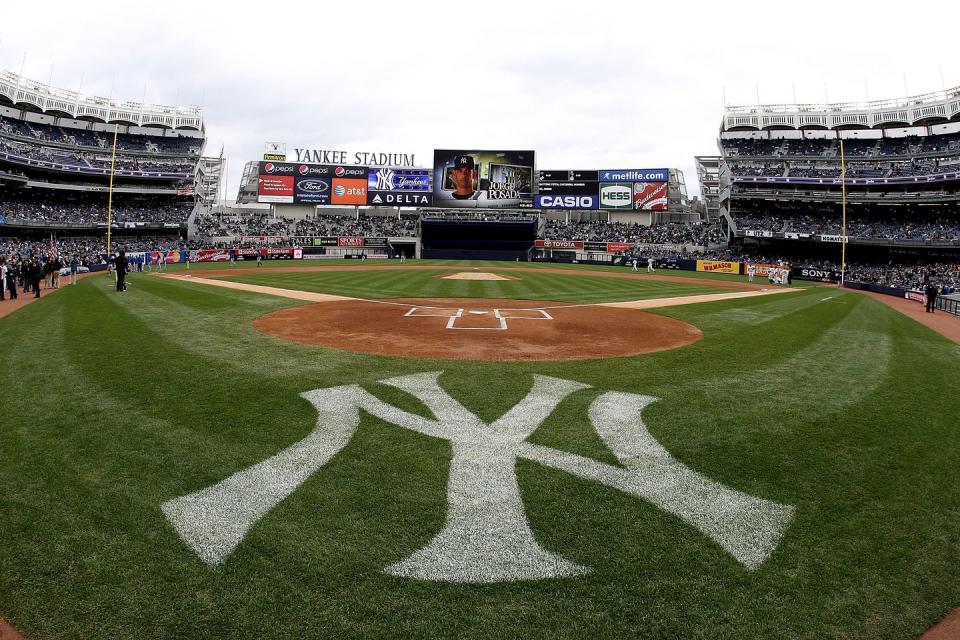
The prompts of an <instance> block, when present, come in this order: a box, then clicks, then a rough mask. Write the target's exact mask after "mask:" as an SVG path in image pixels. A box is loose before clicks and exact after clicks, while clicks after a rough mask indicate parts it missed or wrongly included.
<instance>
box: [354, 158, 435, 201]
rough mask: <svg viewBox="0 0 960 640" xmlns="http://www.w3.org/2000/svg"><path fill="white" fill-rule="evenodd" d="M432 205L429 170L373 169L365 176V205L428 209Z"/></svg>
mask: <svg viewBox="0 0 960 640" xmlns="http://www.w3.org/2000/svg"><path fill="white" fill-rule="evenodd" d="M432 203H433V190H432V188H431V185H430V170H429V169H394V168H391V167H374V168H371V169H370V172H369V174H368V175H367V204H369V205H372V206H387V207H429V206H430V205H431V204H432Z"/></svg>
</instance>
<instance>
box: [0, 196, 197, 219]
mask: <svg viewBox="0 0 960 640" xmlns="http://www.w3.org/2000/svg"><path fill="white" fill-rule="evenodd" d="M194 204H195V203H194V202H193V200H192V199H191V198H188V197H183V198H175V197H172V196H168V195H157V196H152V195H137V196H128V195H125V194H124V195H122V194H115V195H114V198H113V213H112V221H113V222H116V223H118V224H123V223H125V222H132V223H136V222H143V223H148V224H163V223H177V224H180V223H184V222H186V221H187V217H188V216H189V215H190V212H191V211H192V210H193V207H194ZM107 205H108V203H107V195H106V194H103V193H85V192H71V194H70V195H63V194H62V192H60V191H56V190H50V191H48V192H45V191H43V190H31V192H30V193H23V192H17V191H0V215H2V216H5V217H6V219H7V221H8V222H49V223H70V224H96V223H105V222H106V221H107Z"/></svg>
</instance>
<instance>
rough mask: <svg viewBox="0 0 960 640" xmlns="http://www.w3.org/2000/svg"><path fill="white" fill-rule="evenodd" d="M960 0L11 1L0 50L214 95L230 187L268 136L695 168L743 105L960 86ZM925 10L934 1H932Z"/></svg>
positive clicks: (97, 86)
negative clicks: (725, 119) (916, 5)
mask: <svg viewBox="0 0 960 640" xmlns="http://www.w3.org/2000/svg"><path fill="white" fill-rule="evenodd" d="M958 7H960V3H955V2H929V3H926V4H924V5H923V8H922V12H921V11H919V10H918V11H914V12H913V15H904V14H905V13H907V10H908V9H909V8H908V7H902V9H903V11H897V12H891V11H887V10H881V8H880V5H876V4H872V3H871V4H868V3H859V2H850V3H847V2H837V1H833V2H822V3H821V2H812V1H807V2H798V3H774V2H769V1H767V2H757V3H751V2H721V3H711V4H710V5H709V6H706V7H704V6H701V5H700V4H699V3H688V2H658V3H640V2H564V1H557V0H554V1H553V2H549V3H544V4H541V3H536V4H534V3H532V2H523V1H522V0H512V1H501V0H482V1H481V0H469V1H461V2H432V1H429V2H428V1H420V2H404V3H401V2H381V1H379V0H367V1H365V2H357V1H356V0H353V1H350V2H343V3H336V2H310V3H307V2H293V1H284V0H277V1H274V2H266V1H264V0H259V1H258V2H250V3H247V2H233V3H227V4H222V3H217V4H213V3H206V2H202V1H199V0H194V1H193V2H179V1H162V2H158V3H147V4H143V3H134V4H131V3H113V2H88V3H77V2H69V3H67V2H59V1H57V0H53V1H51V0H48V1H46V2H43V3H42V4H39V5H35V4H33V3H31V2H6V3H4V7H3V9H2V15H3V20H2V23H0V66H2V67H3V68H6V69H9V70H11V71H14V72H17V73H19V72H20V69H21V65H23V70H24V75H26V76H27V77H30V78H32V79H35V80H39V81H42V82H46V81H47V80H48V78H50V77H51V68H52V80H53V85H54V86H58V87H62V88H65V89H72V90H76V89H77V88H78V87H79V86H80V82H81V76H82V78H83V85H82V91H83V92H84V93H92V94H97V95H103V96H110V95H113V96H114V97H117V98H125V99H132V100H140V99H142V98H143V97H144V95H145V96H146V100H147V101H148V102H153V103H158V104H174V105H180V104H185V105H190V104H194V105H199V106H201V107H203V110H204V117H205V121H206V128H207V136H208V142H207V147H206V154H207V155H213V156H216V155H218V154H219V152H220V148H221V145H222V146H223V147H224V148H225V155H226V157H227V158H228V160H229V173H230V180H229V185H230V186H229V190H230V193H229V197H230V198H233V197H235V196H236V188H237V185H238V182H239V178H240V172H241V171H242V167H243V164H244V163H245V162H246V161H247V160H253V159H256V158H258V157H259V156H261V155H262V153H263V143H264V142H265V141H279V142H286V143H288V145H289V148H290V149H292V148H293V147H309V148H317V149H338V150H345V151H348V152H351V154H352V152H356V151H376V152H389V153H413V154H416V159H417V163H418V164H421V165H424V166H429V165H430V164H431V163H432V157H433V151H432V150H433V149H434V148H454V149H456V148H464V149H498V148H502V149H534V150H536V152H537V165H538V167H539V168H541V169H600V168H644V167H649V168H658V167H678V168H680V169H681V170H683V171H684V173H685V174H686V180H687V185H688V187H689V188H690V191H691V193H696V192H698V188H697V186H696V182H697V178H696V171H695V169H694V161H693V156H695V155H701V154H713V153H716V138H717V132H718V130H719V126H720V120H721V117H722V115H723V106H724V92H725V93H726V100H727V103H728V104H748V103H749V104H753V103H756V101H757V95H758V93H759V99H760V101H761V102H763V103H780V102H792V101H793V99H794V94H795V95H796V99H797V100H799V101H801V102H822V101H823V100H824V96H825V93H826V95H827V96H828V97H829V100H830V101H831V102H839V101H851V100H863V99H864V98H865V97H866V96H869V98H870V99H878V98H890V97H899V96H903V95H904V94H905V91H906V92H909V93H910V94H916V93H923V92H927V91H936V90H940V89H942V88H943V83H944V82H945V83H946V86H947V87H953V86H956V85H958V84H960V58H958V56H957V25H958V24H960V8H958ZM921 13H922V15H921ZM24 54H26V61H25V63H24Z"/></svg>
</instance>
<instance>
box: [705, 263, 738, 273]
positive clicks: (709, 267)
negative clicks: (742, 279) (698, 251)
mask: <svg viewBox="0 0 960 640" xmlns="http://www.w3.org/2000/svg"><path fill="white" fill-rule="evenodd" d="M697 271H706V272H707V273H740V263H739V262H728V261H727V260H697Z"/></svg>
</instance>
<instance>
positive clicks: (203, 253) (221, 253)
mask: <svg viewBox="0 0 960 640" xmlns="http://www.w3.org/2000/svg"><path fill="white" fill-rule="evenodd" d="M191 255H192V257H191V258H190V261H191V262H227V261H229V260H230V250H229V249H197V250H196V251H192V252H191Z"/></svg>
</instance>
